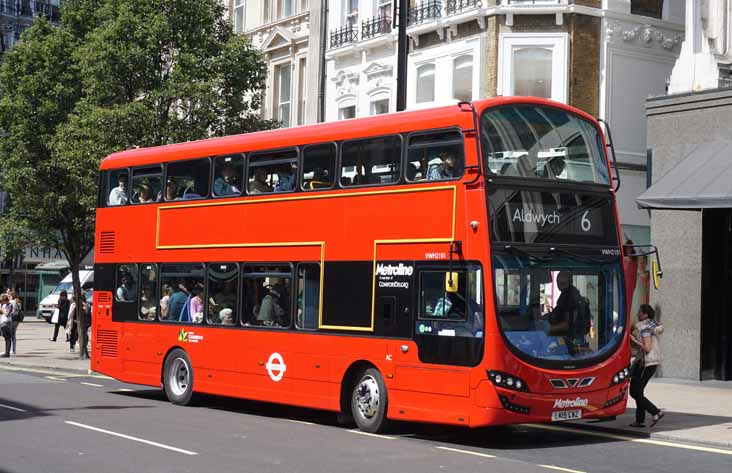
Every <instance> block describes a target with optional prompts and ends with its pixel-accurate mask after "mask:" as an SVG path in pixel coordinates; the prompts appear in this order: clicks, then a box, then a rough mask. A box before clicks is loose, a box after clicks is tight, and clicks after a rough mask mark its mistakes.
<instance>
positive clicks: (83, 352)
mask: <svg viewBox="0 0 732 473" xmlns="http://www.w3.org/2000/svg"><path fill="white" fill-rule="evenodd" d="M73 259H74V261H71V262H70V263H71V265H70V266H71V280H72V281H73V284H74V301H76V308H75V309H74V310H75V312H76V313H75V314H74V315H73V317H76V330H77V333H78V334H79V358H81V359H82V360H83V359H85V358H89V353H88V350H87V347H86V344H87V343H86V320H84V304H86V301H85V299H84V297H82V295H81V280H80V279H79V266H80V261H79V257H76V258H73ZM69 317H72V315H71V314H69Z"/></svg>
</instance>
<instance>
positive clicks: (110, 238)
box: [99, 232, 117, 253]
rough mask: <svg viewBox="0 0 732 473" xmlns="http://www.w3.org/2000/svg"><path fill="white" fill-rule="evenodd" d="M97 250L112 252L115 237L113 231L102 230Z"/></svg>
mask: <svg viewBox="0 0 732 473" xmlns="http://www.w3.org/2000/svg"><path fill="white" fill-rule="evenodd" d="M99 241H100V244H99V252H100V253H114V250H115V245H116V244H117V237H116V235H115V233H114V232H102V233H101V235H100V236H99Z"/></svg>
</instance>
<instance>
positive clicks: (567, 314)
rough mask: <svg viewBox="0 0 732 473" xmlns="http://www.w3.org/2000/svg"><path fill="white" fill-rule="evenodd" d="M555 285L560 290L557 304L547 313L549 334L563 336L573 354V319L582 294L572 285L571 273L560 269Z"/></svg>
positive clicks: (574, 319) (570, 352)
mask: <svg viewBox="0 0 732 473" xmlns="http://www.w3.org/2000/svg"><path fill="white" fill-rule="evenodd" d="M557 287H558V288H559V290H560V291H561V292H562V293H561V294H560V296H559V299H557V305H556V306H555V307H554V309H553V310H552V311H551V312H549V313H548V314H547V319H548V321H549V335H555V336H559V337H563V338H564V341H565V343H566V345H567V351H568V352H569V354H570V355H574V354H575V344H574V341H575V338H576V337H575V328H576V327H575V321H576V319H577V312H578V308H579V305H580V298H581V297H582V295H581V294H580V292H579V290H578V289H577V288H576V287H574V286H573V285H572V273H570V272H569V271H560V272H559V274H557Z"/></svg>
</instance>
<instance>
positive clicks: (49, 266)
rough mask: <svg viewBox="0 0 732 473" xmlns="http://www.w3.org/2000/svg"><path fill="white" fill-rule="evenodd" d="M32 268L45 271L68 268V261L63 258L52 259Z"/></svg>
mask: <svg viewBox="0 0 732 473" xmlns="http://www.w3.org/2000/svg"><path fill="white" fill-rule="evenodd" d="M34 269H42V270H45V271H63V270H65V269H69V263H68V262H67V261H66V260H65V259H54V260H51V261H47V262H45V263H41V264H39V265H37V266H36V267H35V268H34Z"/></svg>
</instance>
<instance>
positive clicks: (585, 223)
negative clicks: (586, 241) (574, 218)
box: [581, 210, 592, 232]
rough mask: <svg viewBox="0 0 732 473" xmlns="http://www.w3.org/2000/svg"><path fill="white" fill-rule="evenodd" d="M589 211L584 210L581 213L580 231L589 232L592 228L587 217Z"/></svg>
mask: <svg viewBox="0 0 732 473" xmlns="http://www.w3.org/2000/svg"><path fill="white" fill-rule="evenodd" d="M588 213H590V211H589V210H585V213H583V214H582V221H581V225H582V231H583V232H589V231H590V229H591V228H592V222H590V219H588V218H587V214H588Z"/></svg>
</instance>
